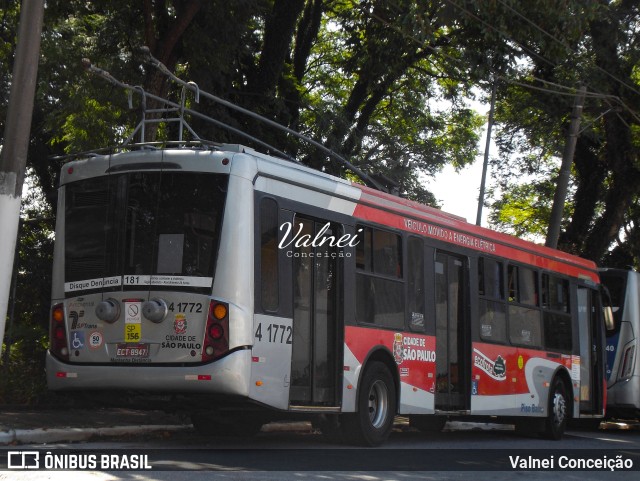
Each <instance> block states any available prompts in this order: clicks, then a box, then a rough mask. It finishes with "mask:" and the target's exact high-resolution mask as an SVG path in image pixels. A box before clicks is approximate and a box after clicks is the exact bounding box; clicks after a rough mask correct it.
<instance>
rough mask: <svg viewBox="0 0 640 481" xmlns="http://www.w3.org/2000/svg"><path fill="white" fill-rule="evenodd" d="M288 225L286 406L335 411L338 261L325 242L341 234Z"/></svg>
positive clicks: (329, 227)
mask: <svg viewBox="0 0 640 481" xmlns="http://www.w3.org/2000/svg"><path fill="white" fill-rule="evenodd" d="M293 224H294V225H293V231H292V232H293V235H295V238H296V239H297V241H296V242H294V243H292V244H291V245H290V247H289V248H290V249H291V252H292V256H293V346H292V354H291V385H290V391H289V402H290V404H291V405H292V406H325V407H333V406H338V405H339V403H340V399H339V391H338V386H339V385H341V384H339V383H338V380H339V377H338V376H339V372H338V366H341V363H338V359H339V357H341V356H342V341H341V332H342V329H341V328H340V325H339V321H340V318H341V316H340V315H339V309H338V307H339V305H340V304H339V298H338V296H339V289H338V286H339V285H340V283H339V277H340V275H341V268H340V267H341V260H340V257H339V254H340V252H339V251H340V249H339V248H338V247H335V246H331V245H330V242H329V240H330V239H327V238H328V237H330V236H333V237H334V238H335V239H338V238H339V237H340V236H341V235H342V234H341V232H340V230H339V229H340V227H339V226H337V225H334V224H331V223H329V222H324V221H319V220H313V219H309V218H304V217H300V216H296V217H295V221H294V223H293ZM323 240H324V242H323ZM340 381H341V379H340Z"/></svg>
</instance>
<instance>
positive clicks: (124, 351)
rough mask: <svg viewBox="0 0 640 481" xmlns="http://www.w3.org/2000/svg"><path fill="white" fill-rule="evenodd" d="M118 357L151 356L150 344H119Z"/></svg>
mask: <svg viewBox="0 0 640 481" xmlns="http://www.w3.org/2000/svg"><path fill="white" fill-rule="evenodd" d="M116 357H149V344H136V345H131V344H118V347H117V349H116Z"/></svg>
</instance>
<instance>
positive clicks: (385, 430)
mask: <svg viewBox="0 0 640 481" xmlns="http://www.w3.org/2000/svg"><path fill="white" fill-rule="evenodd" d="M356 409H357V411H356V412H355V413H353V414H347V415H345V416H344V423H343V424H342V428H343V433H344V435H345V436H346V437H347V438H348V439H349V440H350V441H352V442H354V443H355V444H359V445H362V446H379V445H381V444H382V443H383V442H384V441H386V439H387V438H388V437H389V433H391V429H392V428H393V420H394V418H395V414H396V386H395V383H394V382H393V378H392V377H391V373H390V372H389V369H388V368H387V366H385V365H384V364H383V363H381V362H377V361H374V362H372V363H371V364H370V365H369V366H368V367H367V369H366V371H365V372H364V374H363V377H362V382H361V383H360V391H359V392H358V399H357V402H356Z"/></svg>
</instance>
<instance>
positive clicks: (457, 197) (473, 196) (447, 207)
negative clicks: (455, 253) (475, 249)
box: [425, 100, 498, 227]
mask: <svg viewBox="0 0 640 481" xmlns="http://www.w3.org/2000/svg"><path fill="white" fill-rule="evenodd" d="M469 104H470V107H472V108H473V109H474V110H475V111H476V112H477V113H478V114H480V115H484V116H485V118H488V115H489V105H488V104H483V103H480V102H479V101H476V100H470V101H469ZM495 132H496V130H495V125H494V128H493V129H492V136H491V137H492V139H493V138H494V136H495ZM486 141H487V124H486V123H485V124H484V126H483V127H482V131H481V132H480V136H479V138H478V155H477V156H476V160H475V161H474V163H473V164H471V165H470V166H467V167H466V168H464V169H462V170H460V171H459V172H456V171H455V169H454V168H453V167H452V166H451V165H448V164H447V166H446V167H445V168H444V169H443V170H442V172H440V173H439V174H437V175H436V176H435V178H429V179H426V181H425V186H426V188H427V189H429V190H430V191H431V192H432V193H433V195H434V196H435V197H436V199H437V200H438V201H439V202H440V205H441V208H442V210H443V211H445V212H448V213H449V214H455V215H458V216H460V217H464V218H465V219H467V222H470V223H471V224H475V223H476V217H477V215H478V196H479V195H480V181H481V180H482V163H483V160H484V149H485V144H486ZM497 152H498V150H497V147H496V144H495V142H494V141H493V140H492V141H491V145H490V147H489V156H490V157H491V156H495V155H496V154H497ZM491 183H492V182H491V166H489V169H488V170H487V180H486V186H487V187H488V186H490V185H491ZM488 213H489V209H488V208H487V207H483V208H482V226H483V227H487V215H488Z"/></svg>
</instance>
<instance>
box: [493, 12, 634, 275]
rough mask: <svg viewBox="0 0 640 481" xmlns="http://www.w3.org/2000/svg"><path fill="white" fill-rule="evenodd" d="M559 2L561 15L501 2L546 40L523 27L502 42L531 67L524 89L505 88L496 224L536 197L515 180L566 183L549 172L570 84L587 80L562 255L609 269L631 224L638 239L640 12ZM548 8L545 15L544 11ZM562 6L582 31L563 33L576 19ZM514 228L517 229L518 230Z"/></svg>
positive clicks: (522, 72)
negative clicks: (613, 249) (633, 218)
mask: <svg viewBox="0 0 640 481" xmlns="http://www.w3.org/2000/svg"><path fill="white" fill-rule="evenodd" d="M551 3H552V4H553V5H552V6H553V8H549V5H547V4H546V2H528V3H527V5H526V7H525V6H523V5H520V4H517V3H516V2H507V1H506V0H505V1H503V0H499V1H498V2H497V7H498V8H500V9H502V11H503V12H510V13H512V14H514V12H516V13H517V15H520V17H519V18H520V20H521V21H522V23H520V24H519V25H518V28H519V27H520V26H521V25H523V24H524V25H525V26H526V25H528V26H529V27H533V26H535V30H536V31H537V34H535V35H534V36H532V37H530V38H529V39H528V40H525V39H524V37H522V36H521V35H519V34H518V32H517V29H516V28H514V27H515V25H514V26H511V28H508V29H507V32H503V35H502V36H503V38H502V41H508V42H510V43H512V44H515V45H516V46H518V50H519V51H520V52H522V55H523V57H524V58H525V61H523V62H521V64H520V68H519V78H520V81H519V83H518V84H514V83H504V84H503V86H502V89H501V92H500V99H501V100H500V102H499V103H498V113H497V119H498V122H499V123H500V125H501V130H500V134H499V142H498V143H499V146H500V148H501V155H500V158H499V160H497V161H496V162H494V167H495V168H496V170H497V171H498V172H499V175H500V178H501V181H500V188H501V190H502V191H503V192H504V196H503V198H502V199H501V200H500V201H498V202H497V203H496V204H495V205H494V210H495V212H494V215H493V218H494V219H503V220H505V219H508V215H506V213H507V212H512V213H513V212H514V211H515V210H516V209H517V208H518V206H517V204H518V203H519V202H522V200H523V194H525V193H526V192H529V193H530V192H531V189H530V188H527V187H522V186H518V185H517V184H516V183H514V182H512V180H513V176H514V173H515V175H517V173H519V172H522V171H524V172H530V173H534V172H537V173H538V174H542V175H538V179H539V180H537V181H535V183H536V185H538V186H542V185H544V184H545V183H547V182H548V180H549V178H551V179H553V178H554V177H555V175H557V174H556V172H557V171H556V170H555V169H549V166H550V165H551V164H550V163H553V164H556V161H555V160H554V159H555V158H557V157H556V156H557V155H558V154H559V153H560V152H561V151H562V145H563V144H564V141H565V139H566V134H567V132H566V128H567V126H568V116H569V113H570V112H571V103H572V101H573V98H572V95H573V94H574V93H575V91H572V90H569V89H566V88H562V86H565V87H574V88H575V87H577V85H578V83H579V82H581V81H586V83H587V89H588V91H589V92H590V93H589V94H588V98H587V102H586V105H585V110H584V115H583V123H582V125H583V130H582V132H581V134H580V137H579V138H578V143H577V146H576V155H575V159H574V166H573V189H572V196H571V199H570V200H569V202H568V205H567V214H568V215H567V217H566V221H565V223H564V229H563V232H562V233H561V236H560V241H559V247H560V248H561V249H563V250H566V251H569V252H573V253H575V254H579V255H582V256H584V257H587V258H590V259H593V260H595V261H596V262H603V261H604V260H605V259H611V257H610V256H609V257H607V252H608V249H609V248H610V246H612V244H613V243H614V242H615V241H616V239H619V240H620V242H622V243H624V242H625V241H624V240H623V239H622V237H620V235H619V234H620V232H621V229H622V228H623V226H625V225H626V226H627V229H628V230H629V229H631V230H630V231H629V232H631V231H632V230H634V229H635V225H636V224H635V223H633V222H630V218H629V206H631V205H633V203H634V202H635V201H637V199H638V186H639V185H640V184H639V183H638V180H639V179H638V175H639V172H638V163H637V159H638V145H639V143H638V122H639V121H640V117H639V116H638V114H637V112H638V107H640V91H639V90H640V89H639V88H638V78H637V74H636V65H637V64H638V60H639V58H638V55H639V51H638V49H637V41H638V38H637V28H636V27H637V22H638V13H639V12H638V5H637V2H628V1H618V2H608V1H599V2H590V3H587V4H585V3H583V2H579V1H571V2H557V3H556V2H551ZM542 4H545V6H546V8H540V7H541V5H542ZM558 7H560V8H561V9H564V10H566V11H568V12H571V13H572V14H574V15H577V17H576V18H577V20H574V21H573V24H572V25H573V27H571V28H565V29H564V30H563V28H562V26H563V25H565V24H566V22H567V17H566V15H565V14H564V13H563V12H562V11H561V10H560V9H559V8H558ZM536 12H537V13H536ZM544 12H546V14H545V13H544ZM529 22H531V23H529ZM505 28H506V27H505ZM534 89H535V90H534ZM527 152H528V153H530V154H527ZM523 153H525V154H523ZM556 165H557V164H556ZM541 167H543V168H541ZM545 176H546V178H545ZM530 187H531V186H530ZM538 194H540V195H541V197H540V198H539V200H538V205H539V206H541V207H543V206H544V205H545V199H546V202H550V199H551V198H552V196H553V190H550V189H548V188H543V189H538ZM545 195H546V196H548V195H551V197H546V198H545ZM534 212H536V217H537V218H536V222H535V224H536V225H537V226H540V225H544V224H545V223H546V222H547V219H546V218H545V216H546V215H547V214H546V209H544V208H541V209H538V210H536V209H535V208H534ZM514 219H515V218H514ZM508 224H509V222H507V223H503V224H502V226H503V227H505V226H506V225H508ZM514 227H515V226H514V225H513V224H511V225H509V230H511V229H513V228H514ZM538 228H539V227H538ZM627 238H630V237H627ZM637 255H638V254H637V253H636V254H635V256H636V261H635V262H636V264H637V262H638V260H637Z"/></svg>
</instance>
